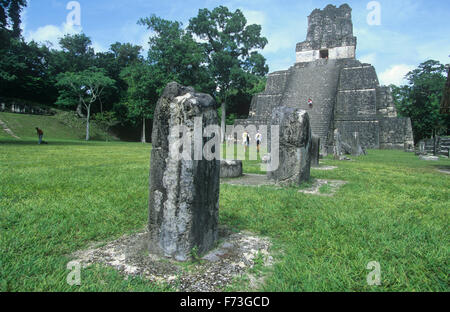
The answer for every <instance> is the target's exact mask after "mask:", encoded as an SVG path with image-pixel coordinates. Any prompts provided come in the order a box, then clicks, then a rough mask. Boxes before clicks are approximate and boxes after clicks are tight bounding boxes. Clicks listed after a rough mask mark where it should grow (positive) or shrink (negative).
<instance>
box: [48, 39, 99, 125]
mask: <svg viewBox="0 0 450 312" xmlns="http://www.w3.org/2000/svg"><path fill="white" fill-rule="evenodd" d="M59 45H60V46H61V49H62V51H58V52H55V55H54V64H55V66H56V69H55V72H56V73H65V72H73V73H75V72H82V71H84V70H87V69H89V68H91V67H92V66H94V65H95V63H94V61H95V52H94V49H93V48H92V41H91V39H90V38H89V37H87V36H86V35H85V34H75V35H65V36H64V37H63V38H60V39H59ZM76 112H77V115H78V116H79V117H82V118H84V117H85V116H84V114H83V107H82V104H81V103H78V105H77V106H76Z"/></svg>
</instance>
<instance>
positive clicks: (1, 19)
mask: <svg viewBox="0 0 450 312" xmlns="http://www.w3.org/2000/svg"><path fill="white" fill-rule="evenodd" d="M9 2H10V0H0V28H2V29H4V28H6V26H7V25H8V15H7V11H8V6H9Z"/></svg>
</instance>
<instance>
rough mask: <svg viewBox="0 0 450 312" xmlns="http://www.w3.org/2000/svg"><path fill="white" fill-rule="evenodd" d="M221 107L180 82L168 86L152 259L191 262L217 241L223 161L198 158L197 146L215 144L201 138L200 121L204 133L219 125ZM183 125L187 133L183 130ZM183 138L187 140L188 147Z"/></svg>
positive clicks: (153, 169)
mask: <svg viewBox="0 0 450 312" xmlns="http://www.w3.org/2000/svg"><path fill="white" fill-rule="evenodd" d="M217 108H218V106H217V104H216V102H215V101H214V99H213V98H212V97H211V96H209V95H207V94H201V93H197V92H195V90H194V89H192V88H189V87H183V86H181V85H179V84H177V83H175V82H173V83H169V84H168V85H167V86H166V88H165V90H164V93H163V95H162V96H161V98H160V99H159V101H158V103H157V106H156V111H155V117H154V124H153V134H152V143H153V149H152V155H151V166H150V198H149V232H150V234H149V236H150V237H149V250H150V253H152V254H157V255H161V256H165V257H169V258H173V259H176V260H178V261H186V260H188V259H189V258H190V255H191V252H192V250H193V249H194V248H196V250H197V252H199V253H203V252H205V251H208V250H209V249H211V248H212V247H213V246H214V243H215V242H216V240H217V237H218V232H217V231H218V228H217V227H218V217H219V187H220V181H219V180H220V160H206V159H205V158H204V157H201V160H195V159H198V158H196V157H194V153H195V148H194V144H198V143H199V142H195V141H196V140H197V141H198V140H200V143H201V146H202V147H203V146H204V144H205V143H206V142H207V141H209V140H210V139H211V138H205V137H203V135H202V134H201V135H200V136H198V134H197V131H194V130H195V126H197V127H198V126H199V125H198V124H197V125H196V121H195V120H194V118H195V117H201V118H202V120H201V123H200V127H201V128H202V129H204V128H205V127H207V126H208V125H218V116H217ZM182 125H183V126H184V127H185V128H184V129H181V128H179V127H180V126H182ZM202 129H201V130H202ZM197 130H198V129H197ZM180 131H182V132H183V133H180ZM202 133H203V131H202ZM181 135H182V136H183V138H184V139H186V140H183V142H185V145H183V146H182V148H180V147H179V142H180V136H181ZM194 138H195V140H194ZM181 152H183V153H184V156H183V157H180V153H181Z"/></svg>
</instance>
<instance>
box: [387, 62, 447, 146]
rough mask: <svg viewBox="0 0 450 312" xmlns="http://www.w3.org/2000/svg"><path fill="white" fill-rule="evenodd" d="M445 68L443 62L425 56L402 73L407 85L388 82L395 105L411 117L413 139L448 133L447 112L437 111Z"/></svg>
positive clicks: (438, 109)
mask: <svg viewBox="0 0 450 312" xmlns="http://www.w3.org/2000/svg"><path fill="white" fill-rule="evenodd" d="M445 72H446V70H445V66H444V65H443V64H441V63H440V62H438V61H435V60H428V61H426V62H423V63H421V64H420V65H419V67H418V68H416V69H414V70H412V71H410V72H409V73H408V74H407V75H406V79H407V80H408V85H404V86H400V87H397V86H391V88H392V90H393V95H394V99H395V102H396V105H397V109H398V111H399V113H400V114H401V115H402V116H406V117H410V118H411V121H412V126H413V131H414V137H415V139H416V140H417V141H418V140H421V139H423V138H429V137H432V136H433V135H443V134H447V133H448V130H449V129H448V127H449V124H450V119H449V116H446V115H443V114H441V113H440V103H441V99H442V94H443V90H444V86H445V81H446V79H445V76H444V73H445Z"/></svg>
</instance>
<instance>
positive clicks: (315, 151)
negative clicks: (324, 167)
mask: <svg viewBox="0 0 450 312" xmlns="http://www.w3.org/2000/svg"><path fill="white" fill-rule="evenodd" d="M311 143H312V145H311V166H313V167H318V166H319V162H320V137H318V136H317V135H313V136H312V141H311Z"/></svg>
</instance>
